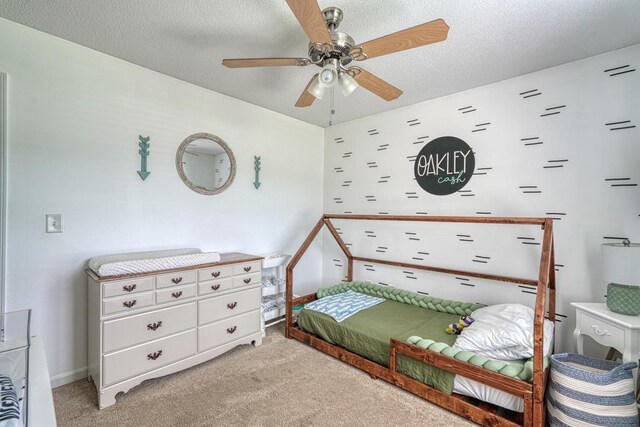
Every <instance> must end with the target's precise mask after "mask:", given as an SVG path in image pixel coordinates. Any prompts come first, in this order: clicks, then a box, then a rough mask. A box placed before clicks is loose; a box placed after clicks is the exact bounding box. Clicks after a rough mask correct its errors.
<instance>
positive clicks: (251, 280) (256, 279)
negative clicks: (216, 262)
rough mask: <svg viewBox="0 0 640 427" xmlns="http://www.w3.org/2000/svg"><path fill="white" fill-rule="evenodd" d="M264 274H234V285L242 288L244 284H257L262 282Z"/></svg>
mask: <svg viewBox="0 0 640 427" xmlns="http://www.w3.org/2000/svg"><path fill="white" fill-rule="evenodd" d="M261 278H262V276H261V274H260V272H258V273H253V274H244V275H242V276H233V287H234V288H240V287H242V286H249V285H257V284H259V283H260V280H261Z"/></svg>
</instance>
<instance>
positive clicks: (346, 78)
mask: <svg viewBox="0 0 640 427" xmlns="http://www.w3.org/2000/svg"><path fill="white" fill-rule="evenodd" d="M338 86H340V91H341V92H342V94H343V95H344V96H345V97H347V96H349V95H351V94H352V93H353V91H354V90H356V89H357V88H358V82H356V80H355V79H354V78H353V77H351V76H350V75H349V73H345V72H342V73H340V76H339V78H338Z"/></svg>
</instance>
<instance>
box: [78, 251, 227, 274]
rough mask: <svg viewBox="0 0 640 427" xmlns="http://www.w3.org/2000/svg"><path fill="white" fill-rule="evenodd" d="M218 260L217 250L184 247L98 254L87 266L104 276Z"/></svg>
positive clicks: (166, 268)
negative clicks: (209, 250) (206, 250)
mask: <svg viewBox="0 0 640 427" xmlns="http://www.w3.org/2000/svg"><path fill="white" fill-rule="evenodd" d="M218 261H220V254H219V253H218V252H202V251H201V250H200V249H198V248H185V249H169V250H164V251H149V252H131V253H126V254H114V255H103V256H98V257H94V258H91V259H90V260H89V268H90V269H91V270H93V271H94V272H95V273H97V274H98V275H100V276H103V277H104V276H119V275H124V274H135V273H146V272H149V271H158V270H171V269H174V268H183V267H190V266H193V265H202V264H212V263H216V262H218Z"/></svg>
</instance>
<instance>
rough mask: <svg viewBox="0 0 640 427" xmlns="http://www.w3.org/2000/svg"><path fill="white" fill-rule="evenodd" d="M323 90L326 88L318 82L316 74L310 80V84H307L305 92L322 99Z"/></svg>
mask: <svg viewBox="0 0 640 427" xmlns="http://www.w3.org/2000/svg"><path fill="white" fill-rule="evenodd" d="M325 90H326V89H325V86H323V85H322V83H320V79H319V78H318V76H315V77H314V78H313V80H312V81H311V84H310V85H309V88H308V89H307V92H309V93H310V94H311V95H313V96H315V97H316V98H318V99H322V98H324V92H325Z"/></svg>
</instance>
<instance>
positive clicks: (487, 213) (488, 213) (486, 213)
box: [476, 211, 491, 215]
mask: <svg viewBox="0 0 640 427" xmlns="http://www.w3.org/2000/svg"><path fill="white" fill-rule="evenodd" d="M476 215H491V212H489V211H477V212H476Z"/></svg>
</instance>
